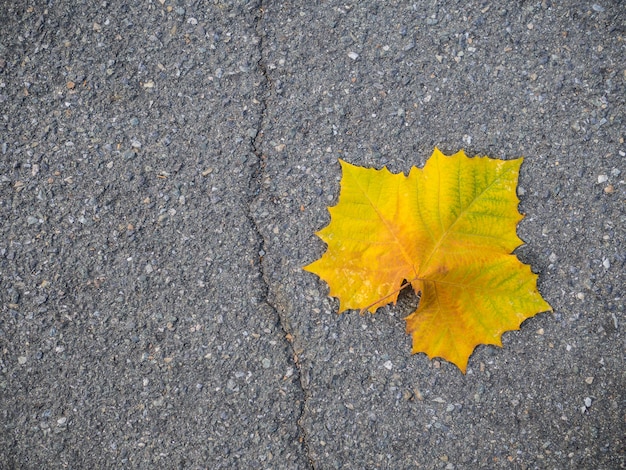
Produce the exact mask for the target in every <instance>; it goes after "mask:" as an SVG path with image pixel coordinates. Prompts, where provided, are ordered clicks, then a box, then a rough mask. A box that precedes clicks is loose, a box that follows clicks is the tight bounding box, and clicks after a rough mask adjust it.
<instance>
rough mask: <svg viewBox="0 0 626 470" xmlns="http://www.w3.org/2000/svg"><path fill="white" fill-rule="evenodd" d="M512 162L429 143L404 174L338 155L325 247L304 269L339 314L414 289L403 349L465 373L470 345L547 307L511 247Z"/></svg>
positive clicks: (515, 216)
mask: <svg viewBox="0 0 626 470" xmlns="http://www.w3.org/2000/svg"><path fill="white" fill-rule="evenodd" d="M522 160H523V159H522V158H518V159H516V160H509V161H504V160H496V159H491V158H487V157H475V158H468V157H467V156H466V155H465V153H464V152H463V151H460V152H458V153H456V154H454V155H452V156H450V157H447V156H445V155H443V154H442V153H441V152H440V151H439V150H438V149H435V151H434V153H433V155H432V156H431V158H430V159H429V160H428V161H427V162H426V165H425V166H424V168H423V169H418V168H415V167H413V168H412V169H411V172H410V173H409V176H405V175H404V174H402V173H400V174H393V173H391V172H389V171H388V170H387V169H386V168H383V169H382V170H374V169H367V168H361V167H357V166H354V165H350V164H349V163H346V162H344V161H341V160H340V163H341V168H342V172H343V177H342V180H341V192H340V196H339V202H338V203H337V205H336V206H334V207H330V208H329V211H330V214H331V222H330V224H329V225H328V226H326V227H325V228H323V229H322V230H320V231H319V232H318V233H317V235H318V236H319V237H320V238H321V239H322V240H323V241H325V242H326V244H327V245H328V249H327V250H326V252H325V253H324V255H323V256H322V257H321V258H320V259H319V260H317V261H315V262H313V263H311V264H309V265H308V266H305V267H304V269H305V270H307V271H310V272H313V273H315V274H317V275H318V276H319V277H320V278H322V279H323V280H325V281H326V282H327V284H328V286H329V287H330V295H331V296H334V297H337V298H338V299H339V312H342V311H345V310H349V309H359V310H362V311H363V310H369V311H370V312H372V313H373V312H375V311H376V309H378V308H379V307H382V306H383V305H386V304H389V303H392V302H393V303H395V302H396V300H397V298H398V294H399V292H400V290H401V289H402V288H403V287H405V286H408V285H410V286H411V287H412V288H413V289H414V291H415V292H416V293H418V294H419V295H420V302H419V305H418V308H417V310H416V311H415V312H413V313H412V314H411V315H409V316H408V317H407V318H406V322H407V333H410V334H411V335H412V339H413V349H412V352H413V353H418V352H424V353H426V354H427V355H428V356H429V357H431V358H432V357H442V358H444V359H446V360H448V361H450V362H452V363H453V364H455V365H457V366H458V367H459V369H461V371H463V372H465V370H466V368H467V362H468V359H469V356H470V355H471V354H472V351H473V350H474V348H475V347H476V346H477V345H479V344H493V345H498V346H502V342H501V336H502V333H504V332H505V331H509V330H516V329H519V326H520V325H521V323H522V322H523V321H524V320H525V319H527V318H529V317H531V316H533V315H535V314H537V313H539V312H543V311H548V310H552V308H551V307H550V305H549V304H548V303H547V302H546V301H545V300H543V298H542V297H541V295H540V294H539V292H538V291H537V275H536V274H533V272H532V271H531V270H530V267H529V266H527V265H525V264H523V263H522V262H520V261H519V260H518V259H517V257H516V256H515V255H513V254H512V252H513V250H515V248H517V247H518V246H520V245H521V244H522V243H523V242H522V240H520V238H519V237H518V236H517V233H516V227H517V223H518V222H519V221H520V220H521V219H522V217H523V216H522V215H521V214H520V213H519V212H518V210H517V204H518V202H519V200H518V199H517V196H516V192H515V191H516V187H517V178H518V173H519V168H520V165H521V163H522Z"/></svg>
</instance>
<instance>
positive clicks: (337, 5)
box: [0, 0, 626, 469]
mask: <svg viewBox="0 0 626 470" xmlns="http://www.w3.org/2000/svg"><path fill="white" fill-rule="evenodd" d="M510 3H511V4H508V3H507V4H503V3H502V2H487V1H480V2H476V1H453V0H445V1H441V2H435V1H420V0H416V1H410V2H408V1H407V2H404V1H403V2H400V1H389V2H384V3H383V2H376V1H362V2H345V1H343V2H337V1H334V0H329V1H324V2H321V1H319V2H318V1H314V2H290V1H287V2H269V1H250V2H246V1H228V0H224V1H222V0H215V1H190V0H189V1H178V2H174V1H170V0H146V1H142V2H127V3H123V2H107V1H105V2H99V3H96V2H72V1H69V0H59V1H54V2H52V1H50V2H43V1H32V2H21V1H8V0H5V1H4V2H2V3H1V4H0V222H1V225H0V229H1V236H0V468H2V469H13V468H15V469H42V468H51V469H55V468H146V469H147V468H181V469H182V468H185V469H186V468H190V469H201V468H210V469H218V468H246V469H248V468H259V469H265V468H267V469H273V468H287V469H289V468H303V469H307V468H315V469H333V468H344V469H364V468H368V469H369V468H380V469H386V468H389V469H410V468H425V469H430V468H444V469H472V468H518V469H534V468H538V469H543V468H550V469H552V468H558V469H562V468H576V469H579V468H584V469H587V468H589V469H617V468H625V467H626V454H625V448H626V438H625V436H626V416H625V411H624V410H625V405H626V403H625V398H626V397H625V395H626V392H625V390H626V367H625V366H626V364H625V351H626V342H625V321H626V319H625V318H624V303H625V302H624V285H625V284H626V280H625V276H624V269H625V267H626V243H625V240H626V233H625V231H626V211H625V201H626V184H625V182H624V180H625V178H624V177H625V175H626V165H625V164H624V163H625V161H626V144H625V143H624V138H625V137H626V135H625V129H626V8H624V4H623V2H620V1H616V0H603V1H601V2H598V3H594V2H592V1H589V2H587V1H585V2H583V1H574V0H571V1H565V2H551V1H549V0H544V1H543V2H542V1H535V2H510ZM435 146H438V147H439V148H440V149H441V150H442V151H443V152H444V153H448V154H450V153H452V152H455V151H457V150H459V149H461V148H464V149H465V150H466V152H467V153H468V154H470V155H475V154H481V155H489V156H492V157H500V158H516V157H519V156H524V157H525V161H524V164H523V166H522V170H521V175H520V190H519V195H520V199H521V202H520V210H521V211H522V212H523V213H525V214H526V218H525V219H524V220H523V221H522V222H521V223H520V225H519V228H518V232H519V234H520V236H521V238H522V239H523V240H524V241H525V242H526V243H527V244H526V245H525V246H523V247H521V248H520V249H519V250H518V251H517V254H518V256H519V257H520V258H521V259H522V260H523V261H524V262H526V263H529V264H530V265H531V266H532V267H533V269H534V270H535V271H536V272H538V273H539V274H540V277H539V288H540V290H541V292H542V294H543V296H544V298H545V299H546V300H547V301H548V302H549V303H550V304H551V305H552V306H553V307H554V313H543V314H540V315H537V316H536V317H534V318H532V319H529V320H527V321H526V322H525V323H524V324H523V325H522V328H521V330H520V331H515V332H509V333H506V334H505V335H504V337H503V343H504V347H503V348H495V347H486V346H480V347H478V348H477V349H476V351H475V353H474V354H473V356H472V357H471V359H470V362H469V367H468V371H467V374H466V375H463V374H461V373H460V372H459V370H458V369H457V368H456V367H455V366H453V365H451V364H449V363H447V362H445V361H440V360H429V359H428V358H427V357H426V356H425V355H423V354H418V355H413V356H412V355H411V354H410V338H409V337H408V336H407V335H405V333H404V321H403V317H404V316H406V315H408V314H409V313H410V312H411V311H412V308H414V307H415V306H416V304H417V302H418V300H417V299H416V298H415V297H414V296H413V295H409V294H403V295H402V296H401V299H400V301H399V302H398V304H397V305H396V306H389V307H385V308H384V309H381V310H379V311H378V313H377V314H376V315H365V316H362V317H361V316H359V315H358V314H357V313H356V312H349V313H347V314H342V315H341V316H338V315H336V312H337V308H338V302H337V301H336V300H335V299H331V298H329V297H327V293H328V288H327V286H326V285H325V284H324V283H323V282H321V281H320V280H319V279H318V278H317V277H316V276H314V275H313V274H311V273H307V272H304V271H302V269H301V267H302V266H303V265H305V264H308V263H310V262H311V261H313V260H315V259H316V258H318V257H319V256H320V255H321V254H322V253H323V251H324V250H325V246H324V244H323V243H322V242H321V241H320V240H319V239H318V238H317V237H316V236H315V235H314V232H315V231H316V230H319V229H320V228H322V227H323V226H324V225H326V224H327V223H328V221H329V215H328V211H327V209H326V208H327V206H329V205H333V204H334V203H335V202H336V200H337V196H338V191H339V179H340V176H341V175H340V168H339V164H338V162H337V160H338V158H342V159H345V160H347V161H349V162H351V163H355V164H359V165H363V166H372V167H376V168H380V167H382V166H384V165H386V166H388V168H390V169H391V170H392V171H395V172H408V170H409V169H410V168H411V166H422V165H423V164H424V162H425V160H426V158H428V156H429V155H430V154H431V152H432V150H433V148H434V147H435Z"/></svg>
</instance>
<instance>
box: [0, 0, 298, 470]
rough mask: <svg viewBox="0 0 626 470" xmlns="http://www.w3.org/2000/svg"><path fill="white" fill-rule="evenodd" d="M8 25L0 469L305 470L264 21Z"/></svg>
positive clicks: (86, 8)
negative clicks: (269, 235)
mask: <svg viewBox="0 0 626 470" xmlns="http://www.w3.org/2000/svg"><path fill="white" fill-rule="evenodd" d="M131 5H132V6H131ZM2 8H3V10H2V12H1V13H0V17H1V18H3V20H2V21H3V24H2V26H1V30H2V37H1V42H2V48H1V50H0V56H1V57H2V60H3V67H2V72H1V75H0V80H1V86H2V88H0V93H1V94H2V98H1V101H2V103H1V105H0V106H1V109H2V112H1V115H2V116H1V120H0V122H1V124H0V125H1V126H2V127H1V133H2V137H1V138H0V140H1V141H0V145H1V146H2V155H1V160H0V161H1V164H0V165H1V166H0V172H1V175H0V178H1V185H0V198H1V205H0V218H1V220H2V237H1V238H0V270H1V271H0V273H1V274H0V276H1V282H2V287H1V289H0V295H1V299H2V313H1V315H2V317H1V319H2V322H1V323H0V361H1V362H0V367H1V375H0V413H1V414H0V416H1V417H0V421H1V422H2V425H1V426H2V427H1V430H0V468H3V469H5V468H6V469H12V468H20V469H21V468H32V469H43V468H68V467H69V468H212V469H213V468H229V469H230V468H234V467H238V468H271V467H275V466H285V467H291V468H297V467H306V465H308V462H307V460H306V456H305V453H304V452H303V448H302V443H301V442H300V437H301V436H300V430H299V429H298V424H297V421H298V418H299V417H300V414H301V412H302V402H303V398H304V395H303V391H302V389H301V387H300V384H299V379H298V375H297V371H296V370H295V365H294V363H293V358H292V353H291V349H290V347H289V344H288V343H287V342H286V341H285V339H284V332H283V331H282V329H281V327H280V322H279V318H278V316H277V313H276V312H275V311H274V310H273V309H272V308H271V307H270V306H269V305H268V304H267V302H266V301H265V293H266V291H267V286H266V285H265V283H264V281H263V279H262V278H261V275H260V266H259V259H260V257H259V249H260V243H261V238H260V237H259V235H258V233H257V231H256V229H255V226H254V223H253V221H252V219H251V217H250V211H249V201H250V199H251V198H252V197H253V195H254V192H255V190H256V189H257V187H258V184H257V182H256V173H257V168H258V159H257V157H256V156H255V155H254V151H253V150H254V149H253V146H252V138H253V137H254V134H256V129H257V128H258V127H259V124H260V120H261V115H262V110H263V106H262V102H261V98H262V96H263V90H264V86H263V85H264V77H263V75H262V73H261V72H260V70H259V68H258V67H257V61H258V60H259V58H260V55H259V51H260V49H259V38H258V36H257V34H256V25H257V19H258V11H257V10H258V8H256V6H255V5H254V4H251V5H239V4H234V5H232V6H231V7H227V6H222V7H216V6H214V5H213V4H210V3H207V4H204V5H201V4H197V5H195V6H193V7H180V6H177V7H175V8H171V7H169V6H167V5H161V4H160V3H156V2H152V3H150V2H136V4H134V3H132V2H131V4H129V5H128V6H125V5H123V4H122V2H119V3H115V2H113V3H109V4H106V5H102V4H99V3H92V2H86V3H85V4H82V5H79V4H75V3H74V2H59V3H55V4H53V5H52V4H51V5H48V6H46V5H45V4H42V5H38V6H32V7H28V6H27V4H26V3H22V2H14V4H13V5H6V4H5V5H4V6H3V7H2ZM9 33H10V34H9Z"/></svg>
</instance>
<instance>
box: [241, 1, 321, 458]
mask: <svg viewBox="0 0 626 470" xmlns="http://www.w3.org/2000/svg"><path fill="white" fill-rule="evenodd" d="M255 9H256V12H255V14H254V29H255V32H256V35H257V38H258V40H259V41H258V44H257V46H258V51H259V60H258V61H257V67H258V69H259V71H260V72H261V74H262V76H263V80H262V83H260V88H261V91H260V97H259V101H260V102H261V113H260V117H259V120H258V122H257V126H256V130H257V133H256V135H255V136H254V137H252V138H251V139H250V145H251V147H252V152H253V153H254V155H256V157H257V165H256V168H255V169H254V172H253V173H252V175H251V176H250V190H251V193H252V195H251V198H250V200H249V202H248V218H249V219H250V221H251V223H252V226H253V228H254V230H255V232H256V234H257V240H258V248H259V254H260V256H259V263H258V267H259V271H260V274H261V280H262V284H263V285H262V291H263V301H264V302H265V303H266V304H267V305H268V306H269V307H270V308H271V309H272V311H273V312H274V313H275V314H276V317H277V318H278V326H279V327H280V329H281V331H282V336H283V338H284V341H285V343H286V345H287V347H288V349H289V351H290V353H291V358H292V362H293V365H294V366H295V368H296V371H297V379H298V384H299V386H300V391H301V394H302V400H301V404H300V414H299V416H298V418H297V420H296V424H297V426H298V431H299V434H300V439H299V441H300V444H301V446H302V449H303V451H304V454H305V457H306V459H307V460H308V462H309V467H310V468H311V469H313V470H315V463H314V461H313V459H312V458H311V453H310V450H309V439H308V436H307V432H306V429H305V427H304V425H303V420H304V416H305V413H306V404H307V400H308V399H309V393H308V391H307V389H306V387H305V384H304V380H303V376H302V366H301V364H300V362H299V360H298V354H297V352H296V350H295V347H294V344H293V335H292V333H291V331H290V328H289V327H288V325H287V319H286V318H284V316H283V314H281V312H280V309H279V308H278V306H276V305H274V304H273V303H272V302H271V300H270V293H271V282H270V281H269V280H268V276H267V274H266V272H265V268H264V264H263V254H264V253H265V246H266V240H265V237H264V236H263V234H262V232H261V227H260V225H259V223H258V222H257V220H256V218H255V217H254V211H253V209H252V205H253V204H254V202H255V201H258V199H259V197H260V194H261V192H262V179H263V175H264V174H265V160H266V158H267V157H266V156H265V155H263V152H262V150H261V145H262V142H263V128H264V125H265V121H266V118H267V100H268V97H269V96H270V95H271V93H272V88H273V84H272V79H271V78H270V76H269V74H268V73H267V67H266V65H265V59H264V54H263V46H264V40H265V34H264V32H263V26H262V21H263V15H264V13H265V12H264V3H263V0H260V1H259V2H258V3H257V5H256V7H255Z"/></svg>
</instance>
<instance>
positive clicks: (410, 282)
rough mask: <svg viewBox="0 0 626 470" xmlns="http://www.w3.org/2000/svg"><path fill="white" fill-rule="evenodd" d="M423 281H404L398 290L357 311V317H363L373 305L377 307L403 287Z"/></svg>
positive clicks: (415, 279)
mask: <svg viewBox="0 0 626 470" xmlns="http://www.w3.org/2000/svg"><path fill="white" fill-rule="evenodd" d="M424 280H425V279H421V278H419V277H414V278H413V279H410V280H408V281H407V280H406V279H405V282H404V284H402V285H401V286H400V288H399V289H396V290H394V291H393V292H391V293H390V294H387V295H386V296H384V297H381V298H380V299H378V300H377V301H376V302H374V303H372V304H369V305H368V306H367V307H363V308H362V309H361V310H359V315H361V316H363V315H365V312H366V311H367V310H369V309H370V308H372V307H373V306H374V305H377V304H379V303H381V302H382V301H383V300H385V299H387V298H389V297H391V296H393V295H395V294H397V293H398V292H400V291H401V290H402V289H404V288H405V287H407V286H410V285H411V284H412V283H413V282H414V281H424Z"/></svg>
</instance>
